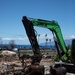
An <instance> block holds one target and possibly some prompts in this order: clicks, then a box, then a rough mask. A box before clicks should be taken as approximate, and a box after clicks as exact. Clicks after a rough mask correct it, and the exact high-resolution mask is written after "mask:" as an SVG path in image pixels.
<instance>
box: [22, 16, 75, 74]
mask: <svg viewBox="0 0 75 75" xmlns="http://www.w3.org/2000/svg"><path fill="white" fill-rule="evenodd" d="M22 22H23V25H24V27H25V31H26V33H27V36H28V38H29V41H30V43H31V46H32V49H33V53H34V59H32V61H33V62H34V63H36V62H39V63H40V61H41V59H42V54H41V52H40V47H39V44H38V42H37V38H36V34H35V30H34V26H38V27H44V28H47V29H49V30H50V31H51V32H52V34H53V37H54V42H55V46H56V49H57V53H58V58H57V59H59V61H60V60H61V61H62V63H60V62H58V63H56V64H55V66H54V67H51V70H50V71H51V72H50V73H51V74H50V75H54V74H55V75H65V74H66V73H67V72H70V73H75V39H73V40H72V46H71V50H69V49H68V48H67V47H66V44H65V41H64V39H63V36H62V32H61V29H60V26H59V24H58V23H57V22H56V21H54V20H53V21H49V20H43V19H35V18H28V17H26V16H23V18H22ZM32 65H33V64H32ZM60 70H62V71H60ZM55 72H56V73H55Z"/></svg>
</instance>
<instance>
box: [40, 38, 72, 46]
mask: <svg viewBox="0 0 75 75" xmlns="http://www.w3.org/2000/svg"><path fill="white" fill-rule="evenodd" d="M64 42H65V44H66V46H68V45H71V43H72V39H66V40H65V41H64ZM40 45H43V46H45V45H46V43H41V44H40ZM47 45H48V46H50V45H52V46H53V45H55V43H54V41H52V42H51V43H50V42H47Z"/></svg>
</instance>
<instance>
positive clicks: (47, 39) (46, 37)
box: [45, 34, 48, 47]
mask: <svg viewBox="0 0 75 75" xmlns="http://www.w3.org/2000/svg"><path fill="white" fill-rule="evenodd" d="M45 37H46V45H45V46H46V47H47V42H48V38H47V34H45Z"/></svg>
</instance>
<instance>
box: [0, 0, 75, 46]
mask: <svg viewBox="0 0 75 75" xmlns="http://www.w3.org/2000/svg"><path fill="white" fill-rule="evenodd" d="M23 16H28V17H31V18H41V19H46V20H55V21H57V22H58V24H59V25H60V27H61V31H62V34H63V37H64V39H65V38H67V39H70V38H75V0H0V38H1V40H0V41H2V43H7V42H8V41H10V40H12V39H14V40H15V43H16V44H25V45H26V44H29V41H28V40H27V37H26V33H25V29H24V27H23V24H22V21H21V20H22V17H23ZM35 30H36V31H37V32H38V34H40V39H39V42H40V43H41V42H45V36H44V35H45V34H48V38H49V39H52V34H51V32H50V31H49V30H48V29H44V28H39V27H35Z"/></svg>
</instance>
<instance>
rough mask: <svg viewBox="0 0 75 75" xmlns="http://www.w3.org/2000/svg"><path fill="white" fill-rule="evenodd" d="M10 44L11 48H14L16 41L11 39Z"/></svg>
mask: <svg viewBox="0 0 75 75" xmlns="http://www.w3.org/2000/svg"><path fill="white" fill-rule="evenodd" d="M9 45H10V48H11V49H13V48H14V47H15V41H14V40H10V42H9Z"/></svg>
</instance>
